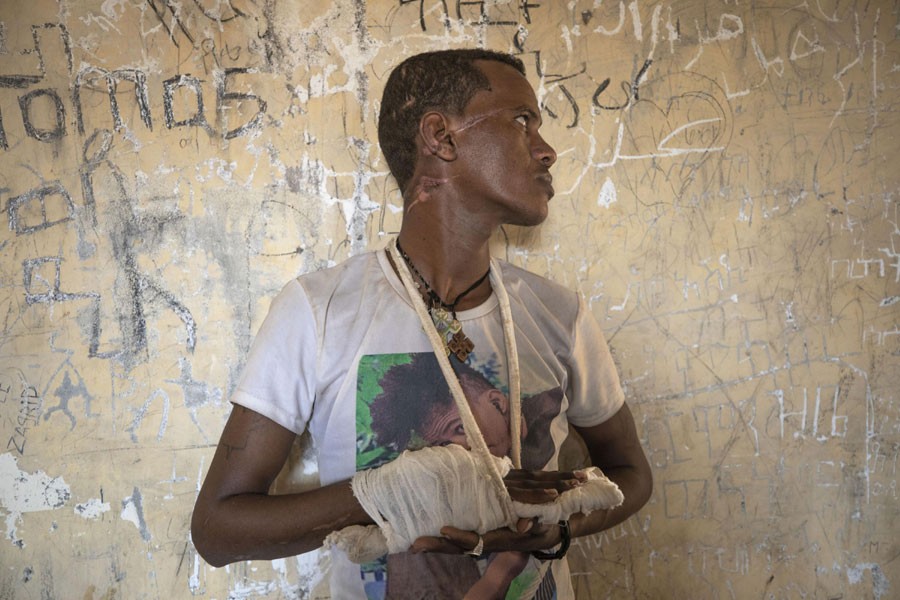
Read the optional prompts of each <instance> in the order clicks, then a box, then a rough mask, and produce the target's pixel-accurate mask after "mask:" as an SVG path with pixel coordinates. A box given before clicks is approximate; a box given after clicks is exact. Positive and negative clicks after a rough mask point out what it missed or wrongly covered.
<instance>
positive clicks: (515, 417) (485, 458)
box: [388, 238, 522, 526]
mask: <svg viewBox="0 0 900 600" xmlns="http://www.w3.org/2000/svg"><path fill="white" fill-rule="evenodd" d="M388 252H389V253H390V255H391V258H392V259H393V261H394V265H395V266H396V268H397V272H398V273H399V275H400V280H401V281H402V282H403V287H404V288H406V293H407V294H408V295H409V299H410V302H411V303H412V305H413V309H415V311H416V315H418V317H419V321H420V322H421V324H422V330H423V331H424V332H425V335H426V336H427V337H428V341H429V342H431V347H432V349H433V350H434V355H435V357H436V358H437V361H438V364H439V365H440V367H441V372H443V374H444V379H446V381H447V386H448V387H449V388H450V393H451V395H452V396H453V400H454V402H455V403H456V407H457V410H458V411H459V416H460V419H461V420H462V422H463V427H464V428H465V431H466V440H467V441H468V443H469V447H470V448H471V449H472V450H473V452H475V455H476V456H478V458H479V460H480V462H481V464H482V468H484V469H485V471H486V473H487V474H488V475H489V477H490V479H491V484H492V486H493V488H494V492H495V493H496V494H497V497H498V498H503V499H508V498H509V492H507V490H506V484H504V483H503V476H502V475H501V474H500V471H499V470H498V468H497V465H496V463H495V462H494V460H493V459H492V458H491V452H490V450H489V449H488V446H487V443H486V442H485V440H484V436H483V435H482V434H481V430H480V429H479V427H478V423H477V421H476V420H475V415H473V414H472V410H471V408H470V407H469V403H468V401H467V400H466V395H465V392H463V389H462V386H461V385H460V383H459V378H458V377H457V376H456V373H455V372H454V371H453V367H452V366H451V365H450V360H449V359H448V357H447V350H446V348H445V346H444V340H442V339H441V337H440V335H439V334H438V332H437V329H435V327H434V322H433V321H432V320H431V316H430V315H429V314H428V310H427V309H426V308H425V302H424V300H422V296H421V295H419V292H418V291H417V290H416V287H415V284H414V283H413V280H412V275H411V274H410V272H409V269H408V268H407V266H406V261H404V260H403V258H402V257H401V256H400V252H399V251H398V250H397V240H396V238H395V239H394V240H392V241H391V242H390V243H389V244H388ZM499 271H500V269H499V268H498V266H497V265H496V263H494V262H493V261H491V285H492V286H494V290H495V292H497V298H498V300H499V301H500V315H501V319H502V320H503V338H504V342H505V346H506V355H507V356H506V360H507V365H509V378H510V381H509V387H510V398H509V401H510V430H511V431H510V434H511V437H512V446H513V447H512V454H513V464H514V465H515V466H516V468H520V464H521V459H520V457H521V443H522V442H521V429H522V427H521V415H522V409H521V401H520V398H519V362H518V356H517V355H516V347H515V338H514V337H513V332H512V316H511V314H510V305H509V296H508V295H507V294H506V290H505V289H504V287H503V281H502V279H501V278H500V276H499ZM502 505H503V507H504V509H505V510H504V512H505V513H506V517H507V521H508V523H509V525H510V526H512V525H514V524H515V522H516V516H515V515H514V514H513V513H512V512H511V511H510V510H509V509H508V507H509V503H507V502H503V503H502Z"/></svg>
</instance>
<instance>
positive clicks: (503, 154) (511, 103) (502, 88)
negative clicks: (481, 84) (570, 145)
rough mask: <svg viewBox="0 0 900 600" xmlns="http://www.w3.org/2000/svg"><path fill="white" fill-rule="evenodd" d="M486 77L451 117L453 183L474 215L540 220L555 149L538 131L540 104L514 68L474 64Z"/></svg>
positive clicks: (492, 63)
mask: <svg viewBox="0 0 900 600" xmlns="http://www.w3.org/2000/svg"><path fill="white" fill-rule="evenodd" d="M475 64H476V65H477V66H478V67H479V68H480V69H481V71H482V72H483V73H484V74H485V76H486V77H487V78H488V81H489V82H490V86H491V89H490V90H481V91H479V92H477V93H476V94H475V95H474V96H473V97H472V100H470V101H469V104H468V105H467V106H466V108H465V110H464V111H463V114H462V115H461V116H460V117H452V118H451V119H452V121H451V129H452V131H453V132H454V133H455V136H454V139H455V142H456V145H457V164H455V165H454V167H455V169H456V172H455V177H456V183H457V185H458V188H459V189H460V190H461V191H462V192H463V194H462V196H463V198H462V199H463V201H464V202H467V206H468V207H469V209H470V210H471V211H472V212H473V213H474V214H476V215H480V216H482V217H486V218H495V219H497V220H498V221H499V223H501V224H502V223H510V224H514V225H538V224H540V223H541V222H543V221H544V219H546V218H547V203H548V202H549V200H550V198H552V197H553V186H552V177H551V176H550V171H549V169H550V167H551V166H552V165H553V163H554V162H556V152H555V151H554V150H553V148H552V147H551V146H550V145H548V144H547V143H546V142H545V141H544V139H543V138H542V137H541V135H540V133H538V129H539V128H540V126H541V115H540V107H539V106H538V103H537V98H536V97H535V95H534V90H532V89H531V85H530V84H529V83H528V81H527V80H526V79H525V77H523V76H522V75H521V74H520V73H519V72H518V71H516V70H515V69H514V68H513V67H511V66H509V65H507V64H504V63H500V62H497V61H491V60H481V61H476V63H475Z"/></svg>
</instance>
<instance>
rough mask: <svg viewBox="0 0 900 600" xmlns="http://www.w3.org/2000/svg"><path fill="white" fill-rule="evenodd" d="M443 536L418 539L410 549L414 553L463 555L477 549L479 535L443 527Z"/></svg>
mask: <svg viewBox="0 0 900 600" xmlns="http://www.w3.org/2000/svg"><path fill="white" fill-rule="evenodd" d="M441 536H442V537H436V536H424V537H420V538H418V539H417V540H416V541H414V542H413V545H412V546H411V547H410V551H412V552H443V553H445V554H462V553H464V552H468V551H469V550H472V549H474V548H475V546H476V545H477V544H478V534H477V533H475V532H474V531H464V530H462V529H457V528H456V527H449V526H448V527H442V528H441Z"/></svg>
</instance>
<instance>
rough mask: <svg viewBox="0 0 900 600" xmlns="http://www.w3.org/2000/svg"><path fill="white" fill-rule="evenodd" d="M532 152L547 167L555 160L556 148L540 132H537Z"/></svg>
mask: <svg viewBox="0 0 900 600" xmlns="http://www.w3.org/2000/svg"><path fill="white" fill-rule="evenodd" d="M532 153H533V154H534V157H535V158H537V159H538V160H539V161H541V164H543V165H544V166H545V167H547V168H548V169H549V168H550V167H552V166H553V163H555V162H556V150H554V149H553V146H551V145H550V144H548V143H547V142H546V140H544V138H543V137H541V134H537V138H536V139H535V144H534V147H533V148H532Z"/></svg>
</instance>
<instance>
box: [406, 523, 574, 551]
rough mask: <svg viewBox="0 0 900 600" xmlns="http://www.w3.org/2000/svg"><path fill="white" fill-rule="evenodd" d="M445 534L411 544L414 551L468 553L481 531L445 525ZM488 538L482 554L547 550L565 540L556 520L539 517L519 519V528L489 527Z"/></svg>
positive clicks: (443, 528) (485, 536) (424, 538)
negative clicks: (545, 519)
mask: <svg viewBox="0 0 900 600" xmlns="http://www.w3.org/2000/svg"><path fill="white" fill-rule="evenodd" d="M441 536H442V537H427V536H426V537H420V538H419V539H417V540H416V541H415V542H413V545H412V546H411V547H410V551H411V552H441V553H444V554H465V553H466V552H469V551H470V550H472V549H473V548H474V547H475V545H476V544H478V534H477V533H476V532H474V531H463V530H462V529H457V528H456V527H449V526H448V527H442V528H441ZM481 537H482V538H483V539H484V550H483V551H482V554H490V553H492V552H502V551H507V550H514V551H517V552H532V551H534V550H546V549H547V548H552V547H553V546H556V545H557V544H559V543H560V542H561V541H562V532H561V530H560V527H559V525H556V524H555V523H546V524H545V523H538V522H537V519H536V518H534V519H519V521H518V523H517V524H516V529H515V530H512V529H509V528H508V527H502V528H500V529H495V530H493V531H488V532H487V533H485V534H484V535H482V536H481Z"/></svg>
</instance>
